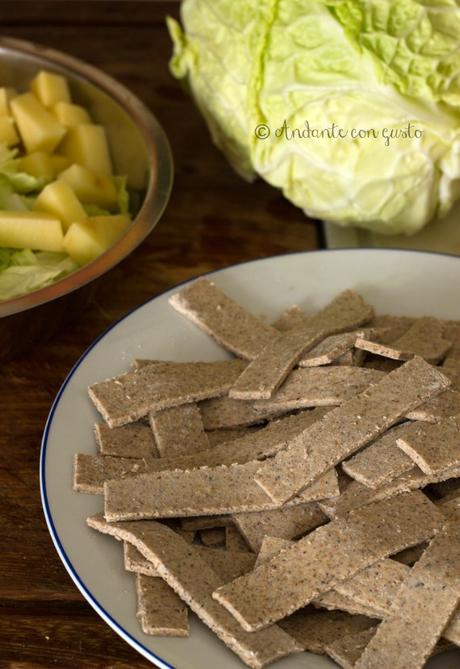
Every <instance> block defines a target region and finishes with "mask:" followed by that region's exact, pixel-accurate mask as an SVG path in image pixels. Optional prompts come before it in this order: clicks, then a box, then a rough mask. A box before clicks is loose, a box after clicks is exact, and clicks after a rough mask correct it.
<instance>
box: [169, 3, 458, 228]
mask: <svg viewBox="0 0 460 669" xmlns="http://www.w3.org/2000/svg"><path fill="white" fill-rule="evenodd" d="M182 23H183V26H184V29H183V30H182V29H181V27H180V26H179V24H178V23H177V22H176V21H174V20H172V19H168V29H169V32H170V35H171V37H172V40H173V44H174V53H173V56H172V59H171V63H170V66H171V71H172V73H173V74H174V76H176V77H177V78H179V79H181V80H182V81H183V82H184V84H185V85H186V87H187V88H188V90H190V91H191V93H192V95H193V96H194V98H195V101H196V103H197V105H198V107H199V108H200V110H201V112H202V114H203V116H204V118H205V120H206V122H207V124H208V127H209V130H210V132H211V136H212V138H213V140H214V142H215V143H216V145H217V146H218V147H219V148H220V149H221V150H222V151H223V152H224V153H225V155H226V156H227V158H228V160H229V161H230V163H231V164H232V166H233V167H234V168H235V169H236V170H237V171H238V172H239V174H241V175H242V176H244V177H246V178H249V179H251V178H254V176H256V175H258V176H260V177H262V178H263V179H265V180H266V181H267V182H269V183H270V184H272V185H273V186H275V187H277V188H279V189H281V190H282V192H283V193H284V195H285V196H286V197H287V198H288V199H289V200H291V201H292V202H293V203H294V204H296V205H297V206H299V207H301V208H302V209H303V210H304V211H305V212H306V214H307V215H309V216H311V217H313V218H320V219H326V220H330V221H335V222H336V223H339V224H341V225H355V226H356V225H357V226H361V227H364V228H369V229H371V230H374V231H378V232H383V233H388V234H394V233H406V234H412V233H414V232H416V231H417V230H419V229H420V228H421V227H423V226H424V225H426V224H427V223H428V222H429V221H430V220H431V219H433V218H434V217H442V216H444V215H445V214H447V213H448V212H449V211H450V209H451V208H452V205H453V204H454V203H455V201H457V200H458V199H459V198H460V49H459V44H460V4H459V2H458V0H310V1H309V2H308V3H307V2H299V1H298V0H261V1H260V2H255V1H254V0H215V1H214V2H212V3H211V2H209V0H185V2H184V3H183V5H182ZM260 124H265V126H266V127H267V128H268V136H267V137H264V138H262V139H261V138H259V137H257V136H256V134H255V130H256V128H257V127H258V126H260ZM409 124H410V127H411V128H412V129H416V130H417V131H418V136H412V137H404V136H403V135H402V136H399V137H397V136H396V135H397V134H398V133H399V134H400V135H401V133H402V132H403V131H404V130H405V129H406V128H407V127H409ZM333 127H335V128H339V129H343V130H344V131H346V133H347V134H346V136H345V137H339V136H336V137H331V135H330V134H328V132H323V134H322V135H317V136H313V135H312V134H311V129H314V130H316V131H324V130H326V131H327V130H329V133H330V129H331V128H333ZM295 130H297V132H294V131H295ZM353 130H354V131H358V130H362V131H363V132H364V133H368V134H367V136H363V137H359V136H356V137H352V136H351V132H352V131H353ZM288 131H290V132H288ZM302 133H303V134H302ZM387 139H388V141H387Z"/></svg>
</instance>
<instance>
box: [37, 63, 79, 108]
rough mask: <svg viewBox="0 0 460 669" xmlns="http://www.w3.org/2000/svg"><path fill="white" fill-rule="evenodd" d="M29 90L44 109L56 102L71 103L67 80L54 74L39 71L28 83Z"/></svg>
mask: <svg viewBox="0 0 460 669" xmlns="http://www.w3.org/2000/svg"><path fill="white" fill-rule="evenodd" d="M30 90H31V91H32V93H34V94H35V95H36V96H37V98H38V99H39V100H40V102H41V103H42V105H44V106H45V107H51V106H52V105H54V104H56V102H71V98H70V91H69V86H68V84H67V79H66V78H65V77H63V76H61V75H60V74H55V73H54V72H47V71H46V70H41V71H40V72H39V73H38V74H37V76H36V77H35V78H34V79H32V81H31V82H30Z"/></svg>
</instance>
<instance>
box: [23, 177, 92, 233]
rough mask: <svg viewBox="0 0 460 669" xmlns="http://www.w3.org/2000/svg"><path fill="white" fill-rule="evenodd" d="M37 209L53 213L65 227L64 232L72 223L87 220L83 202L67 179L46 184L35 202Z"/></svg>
mask: <svg viewBox="0 0 460 669" xmlns="http://www.w3.org/2000/svg"><path fill="white" fill-rule="evenodd" d="M34 209H35V210H36V211H46V212H48V213H49V214H53V215H54V216H56V217H57V218H59V220H60V221H62V225H63V227H64V232H65V231H66V230H67V229H68V228H69V226H70V225H71V224H72V223H75V222H79V221H85V220H86V218H87V215H86V212H85V210H84V209H83V207H82V205H81V202H80V201H79V199H78V198H77V196H76V195H75V193H74V192H73V190H72V189H71V187H70V186H69V185H68V184H66V183H65V181H53V182H52V183H50V184H48V185H47V186H45V188H44V189H43V190H42V192H41V193H40V195H39V196H38V197H37V199H36V200H35V203H34Z"/></svg>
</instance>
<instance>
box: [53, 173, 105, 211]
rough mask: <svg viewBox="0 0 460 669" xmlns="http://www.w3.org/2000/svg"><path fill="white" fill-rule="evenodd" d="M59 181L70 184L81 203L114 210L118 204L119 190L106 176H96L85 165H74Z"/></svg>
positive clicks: (62, 174)
mask: <svg viewBox="0 0 460 669" xmlns="http://www.w3.org/2000/svg"><path fill="white" fill-rule="evenodd" d="M58 179H59V180H62V181H65V182H66V183H68V184H69V186H70V187H71V188H72V190H73V191H74V193H75V194H76V196H77V197H78V198H79V199H80V200H81V202H85V203H86V204H96V205H98V206H99V207H102V208H104V209H114V208H115V207H116V206H117V204H118V197H117V190H116V188H115V186H114V184H113V181H112V179H111V178H110V177H107V176H106V175H105V174H96V172H91V170H89V169H88V168H87V167H84V166H83V165H77V164H73V165H71V166H70V167H68V168H67V169H66V170H64V171H63V172H61V174H60V175H59V177H58Z"/></svg>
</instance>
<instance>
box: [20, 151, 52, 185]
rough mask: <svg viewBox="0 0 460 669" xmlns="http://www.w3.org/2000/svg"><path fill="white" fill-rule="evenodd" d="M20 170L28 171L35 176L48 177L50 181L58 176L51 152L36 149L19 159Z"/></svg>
mask: <svg viewBox="0 0 460 669" xmlns="http://www.w3.org/2000/svg"><path fill="white" fill-rule="evenodd" d="M19 171H20V172H27V174H31V175H32V176H33V177H38V178H39V179H40V178H41V179H46V180H47V181H50V180H51V179H54V177H55V176H56V170H55V169H54V165H53V161H52V159H51V156H50V154H49V153H45V152H44V151H34V153H28V154H27V155H25V156H23V157H22V158H21V159H20V160H19Z"/></svg>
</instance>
